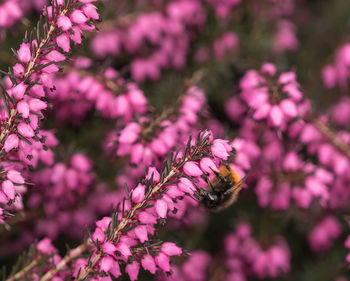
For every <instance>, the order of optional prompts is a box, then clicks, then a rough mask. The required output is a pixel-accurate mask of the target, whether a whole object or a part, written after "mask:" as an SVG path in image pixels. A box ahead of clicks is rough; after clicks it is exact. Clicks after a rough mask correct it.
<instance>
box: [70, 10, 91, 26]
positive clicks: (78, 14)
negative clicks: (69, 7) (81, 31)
mask: <svg viewBox="0 0 350 281" xmlns="http://www.w3.org/2000/svg"><path fill="white" fill-rule="evenodd" d="M69 18H70V20H71V21H72V22H74V23H77V24H81V23H84V22H86V21H87V17H86V16H85V15H84V14H83V12H82V11H80V10H74V11H73V13H71V15H70V16H69Z"/></svg>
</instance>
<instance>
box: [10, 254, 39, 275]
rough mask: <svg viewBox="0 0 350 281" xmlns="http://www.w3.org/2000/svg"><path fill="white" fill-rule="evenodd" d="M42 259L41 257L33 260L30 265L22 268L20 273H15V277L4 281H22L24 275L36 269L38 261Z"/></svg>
mask: <svg viewBox="0 0 350 281" xmlns="http://www.w3.org/2000/svg"><path fill="white" fill-rule="evenodd" d="M41 258H42V256H38V257H37V258H36V259H34V260H33V261H32V262H31V263H30V264H28V265H27V266H26V267H25V268H23V269H22V270H21V271H19V272H17V273H16V274H15V275H13V276H11V277H9V278H8V279H7V280H6V281H15V280H23V278H24V277H25V275H26V274H27V273H28V272H29V271H30V270H31V269H32V268H34V267H36V266H37V265H38V263H39V260H40V259H41Z"/></svg>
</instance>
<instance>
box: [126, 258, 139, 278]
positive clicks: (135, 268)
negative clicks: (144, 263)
mask: <svg viewBox="0 0 350 281" xmlns="http://www.w3.org/2000/svg"><path fill="white" fill-rule="evenodd" d="M139 270H140V264H139V263H138V262H136V261H133V262H132V263H129V264H127V265H126V268H125V271H126V272H127V273H128V274H129V277H130V281H135V280H137V277H138V275H139Z"/></svg>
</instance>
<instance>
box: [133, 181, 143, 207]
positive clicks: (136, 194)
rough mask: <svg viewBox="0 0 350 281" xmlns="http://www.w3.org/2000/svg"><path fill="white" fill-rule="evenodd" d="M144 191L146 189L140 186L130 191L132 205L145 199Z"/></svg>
mask: <svg viewBox="0 0 350 281" xmlns="http://www.w3.org/2000/svg"><path fill="white" fill-rule="evenodd" d="M145 189H146V187H145V186H144V185H142V184H138V185H137V186H136V187H135V189H134V190H133V191H132V201H133V202H134V203H140V202H141V201H143V200H144V199H145Z"/></svg>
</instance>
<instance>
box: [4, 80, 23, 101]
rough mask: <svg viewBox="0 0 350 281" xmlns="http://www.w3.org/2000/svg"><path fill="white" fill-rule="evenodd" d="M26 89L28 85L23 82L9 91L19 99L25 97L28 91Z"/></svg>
mask: <svg viewBox="0 0 350 281" xmlns="http://www.w3.org/2000/svg"><path fill="white" fill-rule="evenodd" d="M26 89H27V85H25V84H24V83H23V82H21V83H19V84H18V85H16V86H15V87H13V88H11V89H10V90H8V92H9V93H10V94H12V95H13V96H14V97H15V98H16V99H17V100H20V99H22V98H23V96H24V93H25V92H26Z"/></svg>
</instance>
